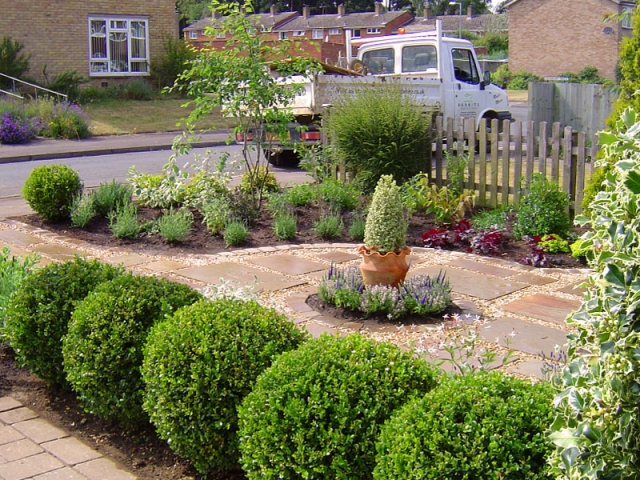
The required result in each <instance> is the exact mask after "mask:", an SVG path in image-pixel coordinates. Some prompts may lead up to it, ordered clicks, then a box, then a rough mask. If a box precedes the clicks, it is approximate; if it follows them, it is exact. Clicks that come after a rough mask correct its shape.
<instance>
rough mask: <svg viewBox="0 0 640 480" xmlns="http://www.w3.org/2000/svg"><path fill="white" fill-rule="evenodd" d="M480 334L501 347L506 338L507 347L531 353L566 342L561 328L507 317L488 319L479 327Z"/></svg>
mask: <svg viewBox="0 0 640 480" xmlns="http://www.w3.org/2000/svg"><path fill="white" fill-rule="evenodd" d="M487 327H488V328H487ZM512 334H513V336H512ZM480 336H481V337H482V338H483V339H484V340H485V341H487V342H490V343H494V344H496V345H500V346H502V347H504V346H505V343H506V340H505V339H508V348H510V349H512V350H519V351H521V352H525V353H530V354H532V355H538V354H540V353H541V352H549V351H553V350H554V349H555V347H556V346H557V345H559V346H562V345H564V344H565V343H566V342H567V333H566V332H564V331H562V330H559V329H557V328H551V327H546V326H544V325H540V324H537V323H533V322H527V321H524V320H520V319H517V318H508V317H503V318H499V319H497V320H491V321H489V323H488V324H487V325H485V328H482V329H480Z"/></svg>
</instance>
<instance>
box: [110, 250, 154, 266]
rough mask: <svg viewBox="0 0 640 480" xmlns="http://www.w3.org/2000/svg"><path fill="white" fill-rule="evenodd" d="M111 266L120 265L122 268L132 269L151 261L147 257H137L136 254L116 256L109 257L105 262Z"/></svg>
mask: <svg viewBox="0 0 640 480" xmlns="http://www.w3.org/2000/svg"><path fill="white" fill-rule="evenodd" d="M105 261H106V262H107V263H110V264H111V265H122V266H124V267H133V266H134V265H141V264H143V263H148V262H150V261H151V259H150V258H149V257H144V256H142V255H138V254H137V253H128V254H126V255H118V256H117V257H109V258H107V259H106V260H105Z"/></svg>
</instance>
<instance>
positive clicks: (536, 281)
mask: <svg viewBox="0 0 640 480" xmlns="http://www.w3.org/2000/svg"><path fill="white" fill-rule="evenodd" d="M511 280H515V281H516V282H522V283H528V284H529V285H537V286H539V285H547V284H549V283H553V282H557V280H556V279H555V278H550V277H542V276H540V275H536V274H535V273H520V274H518V275H516V276H515V277H513V278H512V279H511Z"/></svg>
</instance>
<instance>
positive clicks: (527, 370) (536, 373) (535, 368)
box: [509, 360, 545, 380]
mask: <svg viewBox="0 0 640 480" xmlns="http://www.w3.org/2000/svg"><path fill="white" fill-rule="evenodd" d="M544 365H545V363H544V362H543V361H542V360H527V361H526V362H522V363H519V364H517V365H513V366H511V367H509V370H510V371H511V372H514V373H519V374H520V375H526V376H528V377H534V378H538V379H540V380H543V379H544V374H543V373H542V369H543V368H544Z"/></svg>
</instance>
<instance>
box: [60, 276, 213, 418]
mask: <svg viewBox="0 0 640 480" xmlns="http://www.w3.org/2000/svg"><path fill="white" fill-rule="evenodd" d="M201 298H202V296H201V295H200V294H199V293H198V292H196V291H195V290H192V289H191V288H189V287H188V286H186V285H182V284H179V283H175V282H171V281H169V280H166V279H161V278H155V277H141V276H137V275H133V274H131V273H127V274H124V275H122V276H120V277H118V278H116V279H115V280H112V281H111V282H106V283H103V284H102V285H100V286H99V287H98V288H96V289H95V291H93V292H92V293H91V294H90V295H89V296H87V298H85V299H84V300H83V301H82V302H81V303H80V304H78V306H77V307H76V310H75V311H74V312H73V316H72V319H71V323H70V324H69V332H68V333H67V335H66V336H65V337H64V339H63V344H62V354H63V359H64V369H65V372H66V374H67V380H68V381H69V383H70V384H71V387H72V388H73V390H74V391H75V392H76V393H77V394H78V398H79V399H80V400H81V402H82V405H83V407H84V409H85V410H86V411H88V412H90V413H94V414H96V415H98V416H99V417H102V418H105V419H110V420H119V421H121V422H122V423H124V424H126V425H129V426H136V425H137V424H138V423H141V422H145V421H147V420H148V417H147V416H146V414H145V413H144V411H143V410H142V393H143V392H142V390H143V389H144V384H143V382H142V378H141V375H140V367H141V366H142V349H143V347H144V343H145V341H146V339H147V334H148V332H149V329H150V328H151V327H152V326H153V325H154V323H156V322H157V321H159V320H161V319H163V318H164V317H165V315H167V314H172V313H173V312H175V311H176V310H177V309H178V308H181V307H184V306H185V305H190V304H192V303H194V302H196V301H198V300H199V299H201Z"/></svg>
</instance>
